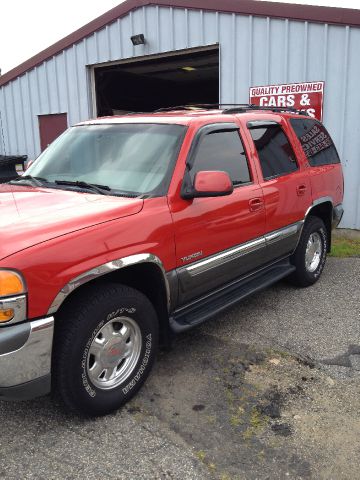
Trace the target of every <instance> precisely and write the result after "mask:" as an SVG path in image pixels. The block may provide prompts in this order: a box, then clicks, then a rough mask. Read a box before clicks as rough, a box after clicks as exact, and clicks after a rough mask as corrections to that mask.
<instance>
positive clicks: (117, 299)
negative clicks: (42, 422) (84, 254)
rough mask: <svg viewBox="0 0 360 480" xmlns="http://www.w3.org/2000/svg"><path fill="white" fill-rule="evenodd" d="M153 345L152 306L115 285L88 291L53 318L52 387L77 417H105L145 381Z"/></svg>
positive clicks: (155, 339)
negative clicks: (78, 415) (54, 325)
mask: <svg viewBox="0 0 360 480" xmlns="http://www.w3.org/2000/svg"><path fill="white" fill-rule="evenodd" d="M157 347H158V320H157V316H156V313H155V310H154V307H153V305H152V304H151V302H150V301H149V300H148V298H147V297H145V295H143V294H142V293H140V292H138V291H137V290H135V289H132V288H129V287H125V286H122V285H116V284H107V285H100V286H96V287H94V288H90V289H88V290H87V291H86V292H84V294H82V295H81V296H80V297H79V298H77V299H76V300H74V301H70V302H69V304H68V305H67V306H66V307H65V308H64V310H63V311H62V312H61V314H60V317H59V318H57V321H56V332H55V343H54V356H53V387H54V390H55V392H56V393H57V394H58V395H59V396H60V397H61V399H62V401H63V402H64V403H65V405H66V406H67V407H68V408H69V409H71V410H73V411H75V412H77V413H79V414H82V415H87V416H99V415H106V414H108V413H110V412H112V411H114V410H116V409H118V408H119V407H120V406H121V405H123V404H124V403H126V402H127V401H129V400H130V399H131V398H132V397H133V396H134V395H135V393H136V392H137V391H138V390H139V389H140V387H141V386H142V385H143V384H144V382H145V380H146V379H147V377H148V375H149V373H150V371H151V368H152V365H153V363H154V359H155V355H156V352H157Z"/></svg>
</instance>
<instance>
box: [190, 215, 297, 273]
mask: <svg viewBox="0 0 360 480" xmlns="http://www.w3.org/2000/svg"><path fill="white" fill-rule="evenodd" d="M303 224H304V220H301V221H299V222H296V223H294V224H292V225H288V226H286V227H284V228H280V229H279V230H275V231H274V232H271V233H269V234H266V235H264V236H261V237H259V238H255V239H254V240H251V241H250V242H246V243H242V244H240V245H237V246H236V247H234V248H229V249H228V250H225V251H223V252H221V253H218V254H215V255H212V256H210V257H208V258H205V259H204V260H199V261H198V262H195V263H192V264H190V265H188V266H185V267H182V268H184V269H185V271H186V272H188V273H189V274H190V275H191V276H192V277H195V276H196V275H200V274H202V273H204V272H206V271H207V270H211V269H212V268H215V267H218V266H220V265H222V264H224V263H226V262H230V261H232V260H236V259H237V258H240V257H243V256H245V255H248V254H249V253H253V252H255V251H257V250H260V249H261V248H265V247H266V246H267V245H270V244H273V243H275V242H279V241H281V240H284V239H285V238H288V237H291V236H292V235H300V232H301V229H302V226H303Z"/></svg>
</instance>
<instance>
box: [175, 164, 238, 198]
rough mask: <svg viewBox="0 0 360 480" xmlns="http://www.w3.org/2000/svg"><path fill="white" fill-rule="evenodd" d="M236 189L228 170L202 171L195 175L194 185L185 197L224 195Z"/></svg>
mask: <svg viewBox="0 0 360 480" xmlns="http://www.w3.org/2000/svg"><path fill="white" fill-rule="evenodd" d="M233 191H234V186H233V183H232V181H231V179H230V177H229V174H228V173H226V172H218V171H208V172H207V171H202V172H198V173H197V174H196V175H195V180H194V185H193V186H192V188H191V189H190V191H188V192H187V193H186V194H185V195H182V196H183V198H187V199H191V198H201V197H224V196H226V195H231V194H232V192H233Z"/></svg>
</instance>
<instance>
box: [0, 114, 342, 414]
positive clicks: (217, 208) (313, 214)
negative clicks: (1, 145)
mask: <svg viewBox="0 0 360 480" xmlns="http://www.w3.org/2000/svg"><path fill="white" fill-rule="evenodd" d="M343 190H344V187H343V175H342V169H341V164H340V160H339V157H338V154H337V151H336V148H335V146H334V144H333V142H332V140H331V138H330V136H329V134H328V132H327V131H326V129H325V128H324V126H323V125H322V124H321V123H320V122H318V121H317V120H314V119H312V118H310V117H307V116H303V115H298V114H297V113H295V112H284V111H281V110H276V109H274V111H273V110H271V111H270V110H255V109H253V108H251V107H250V106H249V107H242V108H232V109H228V110H205V109H201V110H195V111H188V110H186V109H184V110H179V111H172V112H162V113H155V114H147V115H143V114H139V115H129V116H124V117H111V118H104V119H98V120H93V121H90V122H86V123H82V124H80V125H77V126H75V127H73V128H70V129H69V130H68V131H67V132H65V133H64V134H63V135H62V136H61V137H59V139H57V140H56V141H55V142H54V143H53V144H51V145H50V146H49V147H48V149H47V150H46V151H45V152H44V153H43V154H42V155H41V156H40V157H39V158H38V159H37V160H36V161H35V162H34V164H33V165H32V166H31V167H30V168H29V169H28V170H27V172H26V174H25V175H24V176H23V177H22V178H21V179H15V180H12V181H10V182H9V183H6V184H2V185H0V208H1V243H0V396H1V398H6V399H28V398H33V397H35V396H39V395H43V394H47V393H49V392H50V391H52V392H53V393H54V394H55V395H58V396H59V397H60V398H61V399H62V401H63V402H64V403H65V405H66V406H67V407H68V408H70V409H71V410H74V411H76V412H79V413H81V414H83V415H103V414H106V413H108V412H111V411H112V410H114V409H117V408H118V407H119V406H121V405H122V404H124V403H125V402H127V401H128V400H129V399H130V398H131V397H132V396H133V395H134V394H135V393H136V392H137V391H138V390H139V388H140V387H141V385H142V384H143V383H144V382H145V380H146V378H147V376H148V374H149V372H150V370H151V367H152V365H153V362H154V359H155V356H156V352H157V349H158V345H159V343H161V344H163V345H167V344H169V342H170V341H171V337H172V335H173V334H174V333H178V332H183V331H186V330H188V329H190V328H191V327H194V326H196V325H199V324H200V323H202V322H204V321H205V320H207V319H209V318H210V317H212V316H213V315H215V314H217V313H219V312H221V311H223V310H224V309H225V308H227V307H229V306H231V305H233V304H235V303H236V302H238V301H239V300H241V299H242V298H245V297H246V296H248V295H249V294H255V293H256V292H258V291H259V290H261V289H263V288H265V287H267V286H268V285H271V284H272V283H274V282H277V281H278V280H280V279H282V278H284V277H288V279H289V281H291V282H292V283H293V284H295V285H298V286H300V287H308V286H311V285H312V284H314V283H315V282H316V281H317V280H318V279H319V277H320V275H321V273H322V271H323V268H324V265H325V261H326V255H327V253H328V252H329V251H330V247H331V231H332V229H333V228H335V227H336V226H337V225H338V223H339V222H340V220H341V217H342V214H343V209H342V201H343V194H344V191H343ZM264 314H265V312H264ZM217 321H221V317H218V320H217Z"/></svg>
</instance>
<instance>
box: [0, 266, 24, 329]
mask: <svg viewBox="0 0 360 480" xmlns="http://www.w3.org/2000/svg"><path fill="white" fill-rule="evenodd" d="M25 293H26V285H25V281H24V280H23V278H22V277H21V275H20V274H19V273H17V272H14V271H13V270H0V325H1V324H4V323H7V322H10V321H12V323H17V322H22V321H24V320H25V319H26V295H25Z"/></svg>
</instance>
